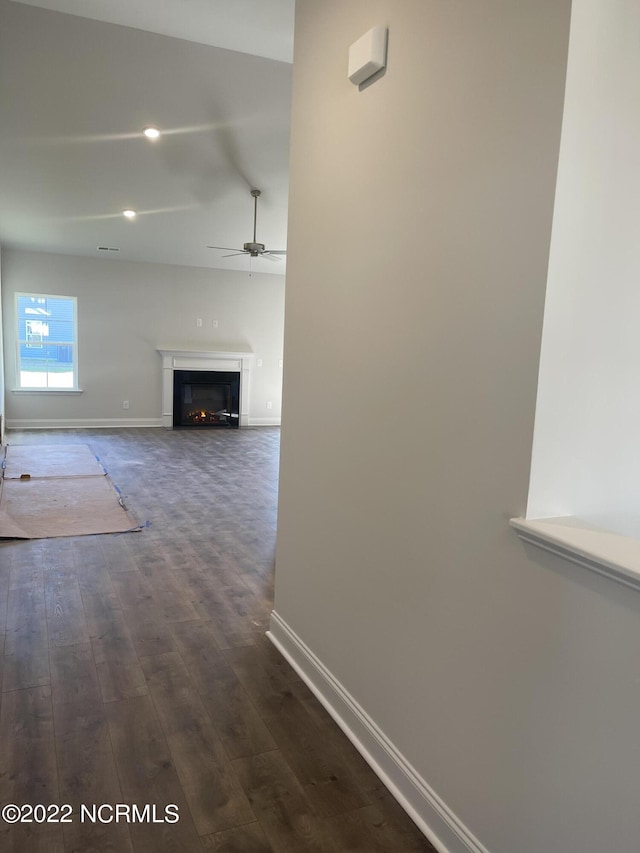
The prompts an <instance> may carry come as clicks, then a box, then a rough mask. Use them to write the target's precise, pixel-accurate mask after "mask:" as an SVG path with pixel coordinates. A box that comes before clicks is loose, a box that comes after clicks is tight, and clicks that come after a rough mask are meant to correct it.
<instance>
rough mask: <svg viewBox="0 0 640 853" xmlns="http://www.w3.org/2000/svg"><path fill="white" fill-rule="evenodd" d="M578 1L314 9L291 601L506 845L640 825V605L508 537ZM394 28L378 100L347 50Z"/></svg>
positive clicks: (303, 8) (305, 4) (311, 631)
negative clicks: (367, 35) (351, 78)
mask: <svg viewBox="0 0 640 853" xmlns="http://www.w3.org/2000/svg"><path fill="white" fill-rule="evenodd" d="M569 7H570V3H569V0H519V2H517V3H513V2H506V0H480V2H473V3H471V2H462V0H450V1H449V2H446V3H442V2H436V0H350V2H349V3H344V2H343V0H299V2H298V4H297V11H296V15H297V20H296V47H295V61H294V95H293V129H292V133H293V135H292V161H291V184H290V186H291V194H290V217H289V222H290V226H289V228H290V231H289V242H288V247H289V254H288V266H287V296H286V324H285V326H286V328H285V360H286V366H285V376H284V395H285V396H284V399H285V408H284V419H283V446H282V461H281V475H282V476H281V492H280V494H281V497H280V509H279V531H278V547H277V565H276V603H275V610H276V613H277V615H278V617H280V619H282V620H283V621H284V622H285V623H286V624H287V625H288V626H289V627H290V628H291V629H292V630H293V631H294V632H296V634H297V635H298V636H299V637H300V639H301V640H302V641H303V642H304V643H305V644H306V645H307V647H308V648H309V649H310V651H311V652H312V653H313V654H314V655H315V656H317V659H318V661H319V665H321V666H323V667H326V669H327V670H328V672H329V673H330V674H331V675H332V676H334V677H335V678H336V679H337V680H338V681H339V682H340V684H341V685H342V686H343V687H344V689H345V690H346V691H348V693H349V694H350V696H351V697H353V699H354V700H355V701H356V702H357V703H359V705H360V706H361V707H362V708H363V709H364V710H365V711H366V713H367V714H368V715H369V717H370V718H371V719H372V720H373V721H374V722H375V723H376V724H377V725H378V726H379V727H380V729H381V730H382V732H383V734H384V736H385V737H387V738H388V739H389V741H390V742H391V743H392V744H393V745H394V746H395V747H396V748H397V749H398V750H399V751H400V752H401V753H402V754H403V755H404V756H405V757H406V759H407V760H408V761H409V762H410V764H411V765H412V766H413V768H414V769H415V770H416V772H417V773H418V774H419V777H420V778H421V779H422V780H423V781H424V782H425V783H426V784H427V785H428V786H430V788H431V789H432V790H433V791H434V792H435V794H436V795H437V796H438V797H440V798H441V799H442V801H443V802H444V804H445V805H446V806H447V807H448V808H449V809H450V810H451V812H452V813H453V815H455V816H456V817H457V819H458V820H460V821H461V822H462V823H463V824H464V825H465V826H466V827H467V829H468V830H469V831H470V832H471V833H473V834H474V835H475V837H476V838H477V839H479V840H480V842H482V844H484V845H485V847H486V849H488V850H489V851H491V853H540V851H545V853H578V851H580V853H601V851H602V850H615V851H616V853H636V851H637V847H638V837H639V832H640V818H639V816H638V807H637V791H638V788H639V787H640V746H639V745H638V737H637V721H638V718H639V717H640V680H639V679H638V663H637V649H638V647H639V646H640V618H639V616H640V599H639V598H638V595H637V593H636V592H633V591H630V590H627V589H625V588H624V587H622V586H619V585H616V584H615V583H613V582H610V581H607V580H606V579H604V578H601V577H599V576H596V575H595V574H592V573H589V572H587V571H586V570H584V569H581V568H579V567H577V566H574V565H572V564H570V563H568V562H564V561H561V560H559V559H557V558H555V557H552V556H551V555H545V554H543V552H541V551H537V550H533V549H532V550H528V548H527V547H525V546H523V545H522V543H521V542H520V541H519V540H518V539H517V538H516V537H515V536H514V534H513V532H512V531H510V529H509V527H508V519H509V517H511V516H517V515H522V514H523V513H524V510H525V505H526V500H527V487H528V478H529V466H530V457H531V442H532V432H533V418H534V406H535V397H536V378H537V369H538V359H539V353H540V339H541V328H542V316H543V304H544V296H545V279H546V272H547V263H548V256H549V244H550V234H551V219H552V210H553V202H554V187H555V178H556V168H557V162H558V151H559V140H560V127H561V118H562V106H563V91H564V79H565V70H566V57H567V45H568V30H569V11H570V9H569ZM376 24H385V25H388V26H389V63H388V68H387V71H386V73H385V74H384V75H383V76H382V77H381V78H380V79H378V80H377V81H376V82H375V83H374V84H373V85H370V86H368V87H367V88H365V89H364V90H363V91H358V90H357V89H356V88H355V87H353V86H352V85H351V84H350V83H349V82H348V80H347V78H346V70H347V52H348V47H349V45H350V44H351V43H352V42H354V41H355V40H356V39H357V38H358V37H359V36H360V35H362V34H363V33H364V32H365V31H366V30H367V29H369V28H370V27H371V26H373V25H376ZM309 245H313V246H317V245H319V246H322V247H324V248H325V249H327V250H326V251H323V252H322V253H314V255H313V263H309ZM424 817H426V818H427V819H430V817H429V814H428V812H426V811H425V815H424ZM451 849H453V845H451ZM457 849H463V848H462V846H461V845H460V846H459V847H457V848H456V850H457ZM464 849H465V850H468V849H470V848H468V847H466V848H464ZM474 849H479V848H477V847H475V848H474Z"/></svg>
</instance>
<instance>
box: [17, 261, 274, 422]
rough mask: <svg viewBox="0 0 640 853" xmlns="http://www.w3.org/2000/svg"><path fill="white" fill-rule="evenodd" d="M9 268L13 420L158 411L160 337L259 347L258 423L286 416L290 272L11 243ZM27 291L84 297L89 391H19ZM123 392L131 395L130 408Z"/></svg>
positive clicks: (84, 375) (83, 369) (146, 415)
mask: <svg viewBox="0 0 640 853" xmlns="http://www.w3.org/2000/svg"><path fill="white" fill-rule="evenodd" d="M2 273H3V287H2V304H3V313H4V331H5V341H4V352H5V366H6V382H7V404H6V405H7V421H8V426H11V425H12V424H14V425H15V424H17V423H22V424H24V423H25V422H32V421H36V422H37V421H39V422H40V425H46V424H48V423H52V422H53V423H54V425H56V424H55V422H60V423H59V424H58V425H62V423H63V422H68V421H69V420H72V421H75V420H77V421H86V422H87V425H90V424H92V423H96V424H99V423H100V422H101V421H106V422H110V421H111V420H113V419H119V420H123V421H124V420H129V421H130V422H131V423H134V422H136V421H138V422H140V421H143V422H144V421H146V420H148V419H159V418H160V415H161V372H162V368H161V360H160V355H159V354H158V352H157V351H156V348H157V347H162V346H164V347H167V348H172V349H174V348H175V349H180V348H185V349H186V348H194V349H211V350H247V351H252V352H254V353H255V354H256V361H257V359H258V358H261V359H262V362H263V366H262V367H260V368H258V367H257V366H254V368H253V369H252V371H251V398H250V412H249V417H250V423H251V422H254V423H256V422H264V423H271V422H275V420H276V419H279V418H280V411H281V397H282V369H281V368H280V366H279V361H280V359H281V358H282V333H283V331H282V330H283V304H284V277H283V276H278V275H270V274H269V275H265V274H259V273H254V274H253V275H252V276H251V277H249V275H248V274H247V273H239V272H231V271H223V270H208V269H200V268H193V267H178V266H166V265H162V264H145V263H132V262H127V261H119V260H111V259H108V260H107V259H92V258H79V257H72V256H67V255H53V254H45V253H36V252H24V251H18V250H9V249H5V250H3V253H2ZM20 291H24V292H27V293H50V294H54V295H55V294H58V295H63V296H76V297H77V298H78V326H79V341H78V350H79V384H80V387H81V388H82V389H83V393H82V394H64V395H59V394H44V395H43V394H37V393H36V394H33V393H30V394H24V393H20V394H16V393H13V392H12V390H11V389H12V388H15V387H16V380H15V376H16V373H15V370H16V334H15V331H16V330H15V293H16V292H20ZM198 318H201V319H202V327H200V328H198V327H197V326H196V319H198ZM214 319H216V320H218V327H217V328H214V327H213V326H212V325H211V321H212V320H214ZM123 400H129V403H130V408H129V410H128V411H124V410H123V408H122V401H123ZM268 401H270V402H271V403H272V404H273V405H272V408H271V409H267V408H266V404H267V402H268ZM26 425H33V426H36V425H38V424H37V423H31V424H26Z"/></svg>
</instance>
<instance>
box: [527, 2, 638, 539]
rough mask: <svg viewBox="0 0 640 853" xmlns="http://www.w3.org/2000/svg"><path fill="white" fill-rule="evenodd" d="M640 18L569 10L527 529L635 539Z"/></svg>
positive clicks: (608, 8)
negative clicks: (603, 529) (591, 531)
mask: <svg viewBox="0 0 640 853" xmlns="http://www.w3.org/2000/svg"><path fill="white" fill-rule="evenodd" d="M639 29H640V7H639V6H638V4H637V3H631V2H628V0H574V3H573V11H572V23H571V46H570V52H569V68H568V77H567V96H566V109H565V116H564V124H563V131H562V146H561V156H560V166H559V172H558V190H557V197H556V207H555V214H554V226H553V240H552V251H551V258H550V265H549V281H548V287H547V302H546V307H545V320H544V337H543V345H542V358H541V365H540V384H539V393H538V405H537V410H536V428H535V441H534V454H533V465H532V477H531V493H530V500H529V506H528V513H527V514H528V517H529V518H542V517H545V516H556V515H580V516H583V517H586V518H588V519H591V520H593V521H598V522H600V523H602V524H604V525H605V526H608V527H610V528H611V529H614V530H617V531H618V532H621V533H628V534H631V535H635V536H640V522H639V521H638V519H640V490H639V489H638V482H639V481H640V453H638V435H639V434H640V394H639V393H638V375H639V372H640V334H639V333H638V318H639V317H640V287H638V280H639V278H640V241H639V240H638V210H639V206H638V199H639V198H640V147H639V146H638V139H639V138H640V112H639V111H638V101H639V98H640V83H639V82H638V81H639V80H640V51H639V50H638V31H639Z"/></svg>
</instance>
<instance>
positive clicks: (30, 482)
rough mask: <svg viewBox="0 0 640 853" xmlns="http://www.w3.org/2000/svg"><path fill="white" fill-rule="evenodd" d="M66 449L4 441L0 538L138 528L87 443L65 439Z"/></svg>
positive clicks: (45, 536) (0, 493) (108, 531)
mask: <svg viewBox="0 0 640 853" xmlns="http://www.w3.org/2000/svg"><path fill="white" fill-rule="evenodd" d="M64 449H65V448H63V447H60V446H56V447H49V446H44V445H40V446H36V445H32V446H27V445H20V446H16V445H10V446H9V447H7V450H6V457H5V470H4V472H3V473H4V476H3V478H2V481H1V487H0V488H1V491H0V538H3V539H47V538H49V537H54V536H85V535H90V534H94V533H124V532H126V531H128V530H137V529H139V527H138V524H137V522H136V520H135V518H134V517H133V516H132V515H131V513H130V512H129V511H128V510H127V509H126V508H125V507H124V506H123V504H122V503H121V501H120V498H119V496H118V494H117V492H116V490H115V489H114V487H113V484H112V483H111V481H110V480H109V477H108V476H107V474H106V472H105V470H104V469H103V468H102V466H101V465H100V464H99V463H98V461H97V460H96V458H95V456H94V455H93V454H92V453H91V451H90V449H89V448H88V447H87V446H86V445H69V446H68V447H67V448H66V449H67V450H69V451H70V452H69V453H64V452H62V451H63V450H64ZM17 451H18V452H17ZM53 451H55V452H53ZM65 463H68V465H67V464H65ZM7 472H9V476H7ZM69 472H73V473H69Z"/></svg>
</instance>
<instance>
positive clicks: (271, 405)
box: [267, 400, 273, 409]
mask: <svg viewBox="0 0 640 853" xmlns="http://www.w3.org/2000/svg"><path fill="white" fill-rule="evenodd" d="M272 408H273V403H272V402H271V400H269V402H268V403H267V409H272Z"/></svg>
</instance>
